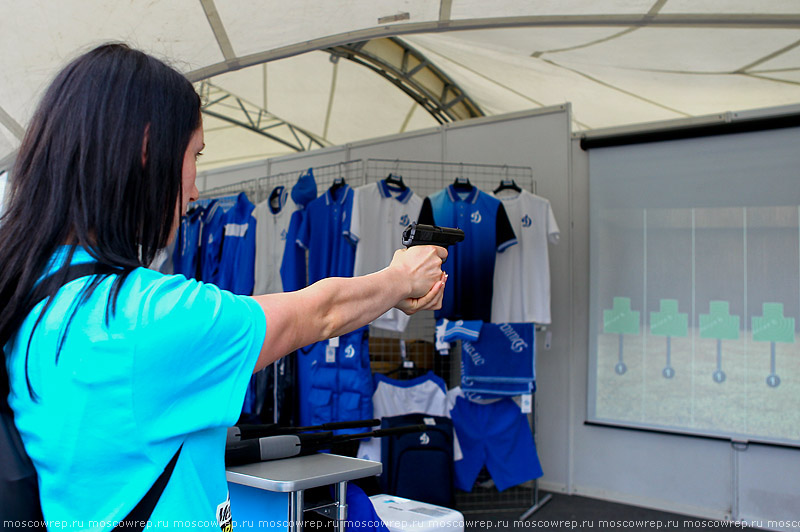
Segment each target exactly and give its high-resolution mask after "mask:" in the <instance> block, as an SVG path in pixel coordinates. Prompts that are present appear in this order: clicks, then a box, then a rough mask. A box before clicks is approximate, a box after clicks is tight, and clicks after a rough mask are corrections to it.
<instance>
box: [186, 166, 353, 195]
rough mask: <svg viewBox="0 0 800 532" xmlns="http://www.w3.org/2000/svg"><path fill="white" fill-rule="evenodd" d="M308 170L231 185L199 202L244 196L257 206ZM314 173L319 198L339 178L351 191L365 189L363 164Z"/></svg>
mask: <svg viewBox="0 0 800 532" xmlns="http://www.w3.org/2000/svg"><path fill="white" fill-rule="evenodd" d="M307 170H308V169H302V170H294V171H291V172H281V173H278V174H272V175H269V176H265V177H261V178H258V179H249V180H247V181H240V182H238V183H231V184H230V185H225V186H222V187H216V188H212V189H208V190H205V191H203V192H201V193H200V199H210V198H220V197H224V196H231V195H235V194H239V193H240V192H244V193H245V194H247V197H248V199H249V200H250V201H251V202H252V203H254V204H258V203H261V202H262V201H264V200H266V199H267V198H268V197H269V194H270V192H272V190H273V189H274V188H275V187H277V186H279V185H283V186H285V187H287V188H290V189H291V187H292V186H294V184H295V183H296V182H297V179H298V178H299V177H300V176H301V175H302V174H303V173H304V172H306V171H307ZM310 170H311V171H312V172H313V173H314V180H315V181H316V183H317V194H318V195H319V194H322V193H324V192H325V191H326V190H327V189H328V187H330V186H331V184H332V183H333V181H334V179H337V178H339V177H341V178H344V180H345V181H346V182H347V184H349V185H350V186H352V187H357V186H359V185H363V184H364V183H365V181H364V161H362V160H361V159H357V160H354V161H346V162H341V163H334V164H327V165H323V166H315V167H311V168H310Z"/></svg>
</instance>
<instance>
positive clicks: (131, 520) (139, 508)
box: [29, 262, 183, 532]
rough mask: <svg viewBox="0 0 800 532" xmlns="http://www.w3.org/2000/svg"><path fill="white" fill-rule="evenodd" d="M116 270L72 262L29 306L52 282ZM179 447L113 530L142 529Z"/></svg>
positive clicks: (42, 293)
mask: <svg viewBox="0 0 800 532" xmlns="http://www.w3.org/2000/svg"><path fill="white" fill-rule="evenodd" d="M118 271H119V269H118V268H114V267H112V266H109V265H107V264H100V263H99V262H86V263H83V264H72V265H70V266H69V268H67V271H66V276H65V277H64V278H63V279H58V280H56V275H50V276H47V277H45V278H44V279H42V281H41V282H40V283H39V284H38V285H36V288H34V289H33V293H32V294H31V299H30V302H29V308H33V307H35V306H36V304H37V303H39V301H41V300H42V299H44V298H45V297H47V295H48V293H49V292H50V291H52V288H53V287H52V284H53V283H59V284H60V285H61V286H64V285H65V284H67V283H69V282H71V281H74V280H75V279H80V278H81V277H87V276H89V275H108V274H111V273H114V272H118ZM181 449H183V444H181V446H180V447H178V450H177V451H175V454H174V455H173V456H172V459H171V460H170V461H169V463H168V464H167V466H166V467H165V468H164V471H163V472H162V473H161V475H159V477H158V478H157V479H156V481H155V482H154V483H153V485H152V486H151V487H150V490H148V492H147V493H145V495H144V497H142V499H141V500H140V501H139V503H138V504H137V505H136V506H135V507H134V508H133V510H131V511H130V513H129V514H128V515H127V516H126V517H125V519H123V520H122V521H120V523H119V524H118V525H117V527H116V528H114V530H123V529H124V530H126V531H137V532H138V531H141V530H144V528H145V526H146V524H147V521H148V520H149V519H150V516H151V515H152V514H153V510H154V509H155V507H156V504H157V503H158V501H159V499H160V498H161V494H162V493H163V492H164V489H165V488H166V487H167V483H168V482H169V479H170V478H171V477H172V471H173V470H174V469H175V464H176V463H177V462H178V456H179V455H180V453H181Z"/></svg>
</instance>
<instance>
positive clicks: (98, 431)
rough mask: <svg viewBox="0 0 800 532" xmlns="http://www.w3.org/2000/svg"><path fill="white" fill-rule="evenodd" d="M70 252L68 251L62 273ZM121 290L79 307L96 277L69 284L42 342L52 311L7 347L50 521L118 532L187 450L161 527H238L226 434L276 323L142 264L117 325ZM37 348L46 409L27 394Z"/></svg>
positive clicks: (105, 288)
mask: <svg viewBox="0 0 800 532" xmlns="http://www.w3.org/2000/svg"><path fill="white" fill-rule="evenodd" d="M66 253H67V248H66V247H64V248H61V249H60V250H59V252H58V253H57V254H56V256H55V257H54V261H53V267H55V266H56V265H60V264H62V263H63V261H64V259H65V256H66ZM91 260H93V259H92V258H91V257H90V255H89V254H88V253H87V252H86V251H85V250H83V249H82V248H78V249H77V251H76V253H75V256H74V257H73V263H84V262H90V261H91ZM114 281H115V276H111V277H109V278H107V279H105V280H103V281H101V282H100V284H99V285H98V286H97V289H96V290H95V291H94V293H93V294H92V295H91V296H90V297H89V298H88V299H86V300H85V301H82V302H81V303H79V304H78V298H79V295H80V293H81V289H82V288H83V287H84V286H85V285H86V284H87V282H88V278H82V279H76V280H74V281H72V282H70V283H67V284H66V285H64V287H63V288H62V289H61V290H60V291H59V292H58V294H57V295H56V296H55V298H54V299H53V302H52V305H51V307H50V308H49V309H48V311H47V313H46V314H45V315H44V317H43V318H42V321H41V323H40V324H39V326H38V327H37V328H36V332H35V334H33V337H32V338H31V334H32V333H33V326H34V323H35V322H36V320H37V318H39V316H40V314H41V312H42V309H43V308H44V305H45V302H44V301H42V302H41V303H39V304H38V305H37V306H36V307H34V308H33V310H32V311H31V313H30V314H29V315H28V317H27V318H26V319H25V321H24V322H23V324H22V326H21V327H20V330H19V331H18V333H17V334H16V336H15V337H13V338H12V339H11V341H10V342H9V343H8V344H6V345H5V346H4V349H5V352H6V361H7V364H8V369H9V383H10V388H11V392H10V393H9V404H10V406H11V408H12V409H13V411H14V417H15V422H16V424H17V427H18V428H19V431H20V434H21V435H22V440H23V442H24V444H25V449H26V451H27V452H28V454H29V455H30V457H31V459H32V460H33V463H34V465H35V467H36V470H37V473H38V475H39V488H40V494H41V502H42V510H43V513H44V518H45V519H46V520H48V521H54V522H55V521H58V522H64V521H66V522H68V523H73V528H89V527H93V528H95V529H98V530H110V529H112V528H113V522H114V521H119V520H120V519H122V518H124V517H125V516H126V515H128V513H129V512H130V511H131V509H133V507H134V505H136V504H137V503H138V502H139V500H141V498H142V496H143V495H144V494H145V493H146V492H147V491H148V490H149V489H150V487H151V486H152V484H153V482H154V481H155V479H156V478H157V477H158V476H159V475H160V474H161V472H162V471H163V469H164V466H165V465H166V464H167V462H169V460H170V459H171V457H172V456H173V455H174V453H175V451H176V450H177V449H178V447H179V446H180V445H181V444H183V449H182V450H181V453H180V456H179V458H178V461H177V463H176V465H175V470H174V471H173V473H172V477H171V478H170V480H169V482H168V483H167V486H166V489H165V490H164V493H163V494H162V495H161V498H160V500H159V502H158V504H157V505H156V507H155V510H154V511H153V514H152V517H151V521H152V522H154V523H158V522H159V521H165V522H168V523H170V525H172V523H173V522H174V521H177V520H180V521H181V522H192V523H194V524H195V526H194V527H193V528H195V527H197V528H214V529H216V530H219V526H220V524H222V525H224V524H225V523H218V516H229V509H228V508H229V504H228V487H227V482H226V479H225V464H224V449H225V436H226V427H229V426H231V425H232V424H234V423H235V422H236V420H237V419H238V417H239V414H240V411H241V407H242V400H243V398H244V394H245V388H246V386H247V383H248V381H249V379H250V374H251V373H252V371H253V368H254V367H255V363H256V360H257V358H258V355H259V352H260V349H261V346H262V344H263V341H264V335H265V332H266V320H265V318H264V313H263V311H262V310H261V308H260V307H259V305H258V304H257V303H256V302H255V301H254V300H253V299H252V298H249V297H243V296H237V295H234V294H232V293H230V292H227V291H224V290H220V289H219V288H217V287H216V286H214V285H211V284H205V283H202V282H198V281H196V280H187V279H186V278H185V277H184V276H183V275H164V274H162V273H159V272H155V271H152V270H148V269H145V268H137V269H136V270H134V271H133V272H132V273H131V274H130V275H129V277H128V279H127V280H126V281H125V283H124V284H123V285H122V288H121V289H120V292H119V298H118V300H117V306H116V312H115V313H114V314H113V315H112V316H111V318H110V320H109V321H108V323H107V322H106V320H105V319H104V318H105V313H106V307H107V303H108V295H109V291H110V289H111V285H112V283H113V282H114ZM75 305H77V310H76V311H75V315H74V319H73V320H72V321H71V325H70V327H69V329H68V331H67V332H66V334H65V336H64V341H63V345H62V347H61V350H60V354H59V357H58V359H56V356H55V353H56V349H57V345H58V342H59V340H60V339H61V336H62V334H64V322H65V321H66V317H67V316H68V315H69V314H70V313H71V311H72V309H73V306H75ZM29 338H31V342H30V354H29V356H28V357H27V358H28V360H27V376H28V377H29V378H30V384H31V387H32V390H33V392H34V393H35V394H36V398H35V399H33V398H32V397H31V395H30V394H29V393H28V386H27V384H26V348H27V346H28V339H29ZM90 521H101V522H103V523H104V524H101V525H100V526H96V527H94V526H93V525H91V524H90ZM76 522H83V527H78V526H75V524H74V523H76Z"/></svg>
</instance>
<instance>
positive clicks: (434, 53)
mask: <svg viewBox="0 0 800 532" xmlns="http://www.w3.org/2000/svg"><path fill="white" fill-rule="evenodd" d="M428 53H429V54H430V53H433V55H439V56H440V57H442V56H441V55H440V54H437V53H436V52H435V51H430V50H429V51H428ZM443 58H444V59H446V60H447V61H449V62H451V63H453V64H454V65H458V66H459V67H461V68H463V69H464V70H466V71H467V72H470V73H472V74H475V75H476V76H478V77H480V78H483V79H485V80H486V81H488V82H490V83H494V84H495V85H497V86H498V87H500V88H502V89H505V90H507V91H509V92H511V93H512V94H515V95H516V96H519V97H520V98H524V99H525V100H528V101H529V102H531V103H534V104H536V105H538V106H539V107H546V105H545V104H543V103H542V102H540V101H538V100H535V99H534V98H531V97H530V96H528V95H526V94H522V93H521V92H519V91H517V90H515V89H512V88H511V87H509V86H508V85H505V84H503V83H500V82H499V81H497V80H496V79H494V78H490V77H489V76H487V75H485V74H483V73H481V72H478V71H477V70H475V69H473V68H470V67H468V66H467V65H465V64H464V63H461V62H459V61H456V60H455V59H452V58H450V57H443Z"/></svg>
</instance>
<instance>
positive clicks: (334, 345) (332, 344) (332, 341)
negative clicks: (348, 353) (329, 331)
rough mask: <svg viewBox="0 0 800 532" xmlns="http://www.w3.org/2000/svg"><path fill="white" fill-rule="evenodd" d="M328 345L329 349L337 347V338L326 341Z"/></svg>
mask: <svg viewBox="0 0 800 532" xmlns="http://www.w3.org/2000/svg"><path fill="white" fill-rule="evenodd" d="M328 345H329V346H331V347H339V337H338V336H335V337H333V338H331V339H330V340H328Z"/></svg>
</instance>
